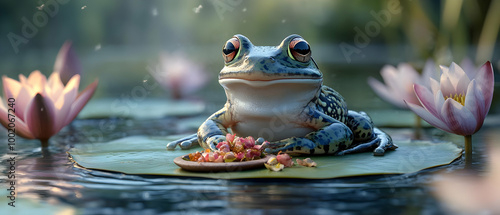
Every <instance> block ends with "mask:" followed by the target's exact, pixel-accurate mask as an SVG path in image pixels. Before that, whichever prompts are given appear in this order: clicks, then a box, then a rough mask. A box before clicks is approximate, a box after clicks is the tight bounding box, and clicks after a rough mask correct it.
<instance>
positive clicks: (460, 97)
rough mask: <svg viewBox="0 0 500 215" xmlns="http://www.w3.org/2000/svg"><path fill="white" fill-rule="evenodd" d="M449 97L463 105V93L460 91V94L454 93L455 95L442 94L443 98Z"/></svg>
mask: <svg viewBox="0 0 500 215" xmlns="http://www.w3.org/2000/svg"><path fill="white" fill-rule="evenodd" d="M449 98H450V99H453V100H455V101H457V102H458V103H460V104H461V105H462V106H464V105H465V94H462V93H460V94H455V95H453V94H450V95H449V96H444V100H446V99H449Z"/></svg>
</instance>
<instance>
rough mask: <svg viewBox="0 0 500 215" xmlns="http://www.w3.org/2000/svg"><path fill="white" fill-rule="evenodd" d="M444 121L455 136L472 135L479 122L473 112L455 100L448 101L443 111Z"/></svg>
mask: <svg viewBox="0 0 500 215" xmlns="http://www.w3.org/2000/svg"><path fill="white" fill-rule="evenodd" d="M441 114H442V116H443V118H442V119H443V121H444V122H445V123H446V125H448V127H449V128H450V129H451V130H452V131H453V132H452V133H454V134H459V135H472V134H473V133H474V132H475V131H476V125H477V121H476V118H475V117H474V115H473V114H472V112H470V111H469V110H468V109H467V108H465V107H464V106H462V104H460V103H458V102H457V101H455V100H453V99H450V98H449V99H446V100H445V102H444V105H443V109H442V110H441Z"/></svg>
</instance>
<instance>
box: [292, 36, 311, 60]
mask: <svg viewBox="0 0 500 215" xmlns="http://www.w3.org/2000/svg"><path fill="white" fill-rule="evenodd" d="M288 54H289V55H290V57H291V58H292V59H294V60H296V61H299V62H302V63H306V62H308V61H309V60H310V59H311V48H310V47H309V44H308V43H307V42H306V41H305V40H304V39H302V38H300V37H298V38H295V39H293V40H292V41H290V45H289V46H288Z"/></svg>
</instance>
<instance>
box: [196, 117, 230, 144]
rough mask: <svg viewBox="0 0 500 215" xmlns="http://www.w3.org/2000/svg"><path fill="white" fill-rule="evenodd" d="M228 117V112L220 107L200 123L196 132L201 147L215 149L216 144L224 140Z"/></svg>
mask: <svg viewBox="0 0 500 215" xmlns="http://www.w3.org/2000/svg"><path fill="white" fill-rule="evenodd" d="M228 118H229V114H228V112H227V111H226V110H225V109H222V110H220V111H218V112H216V113H214V114H213V115H212V116H210V117H209V118H208V119H207V120H206V121H205V122H203V124H201V126H200V128H198V133H197V136H198V142H199V143H200V145H201V147H203V148H204V149H210V150H212V151H216V150H217V148H216V146H217V144H218V143H219V142H221V141H225V140H226V134H227V133H228V131H227V123H228V122H229V120H228Z"/></svg>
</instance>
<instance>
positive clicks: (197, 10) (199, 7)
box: [193, 4, 203, 13]
mask: <svg viewBox="0 0 500 215" xmlns="http://www.w3.org/2000/svg"><path fill="white" fill-rule="evenodd" d="M202 8H203V6H202V5H201V4H200V5H198V7H195V8H193V11H194V13H200V11H201V9H202Z"/></svg>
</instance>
